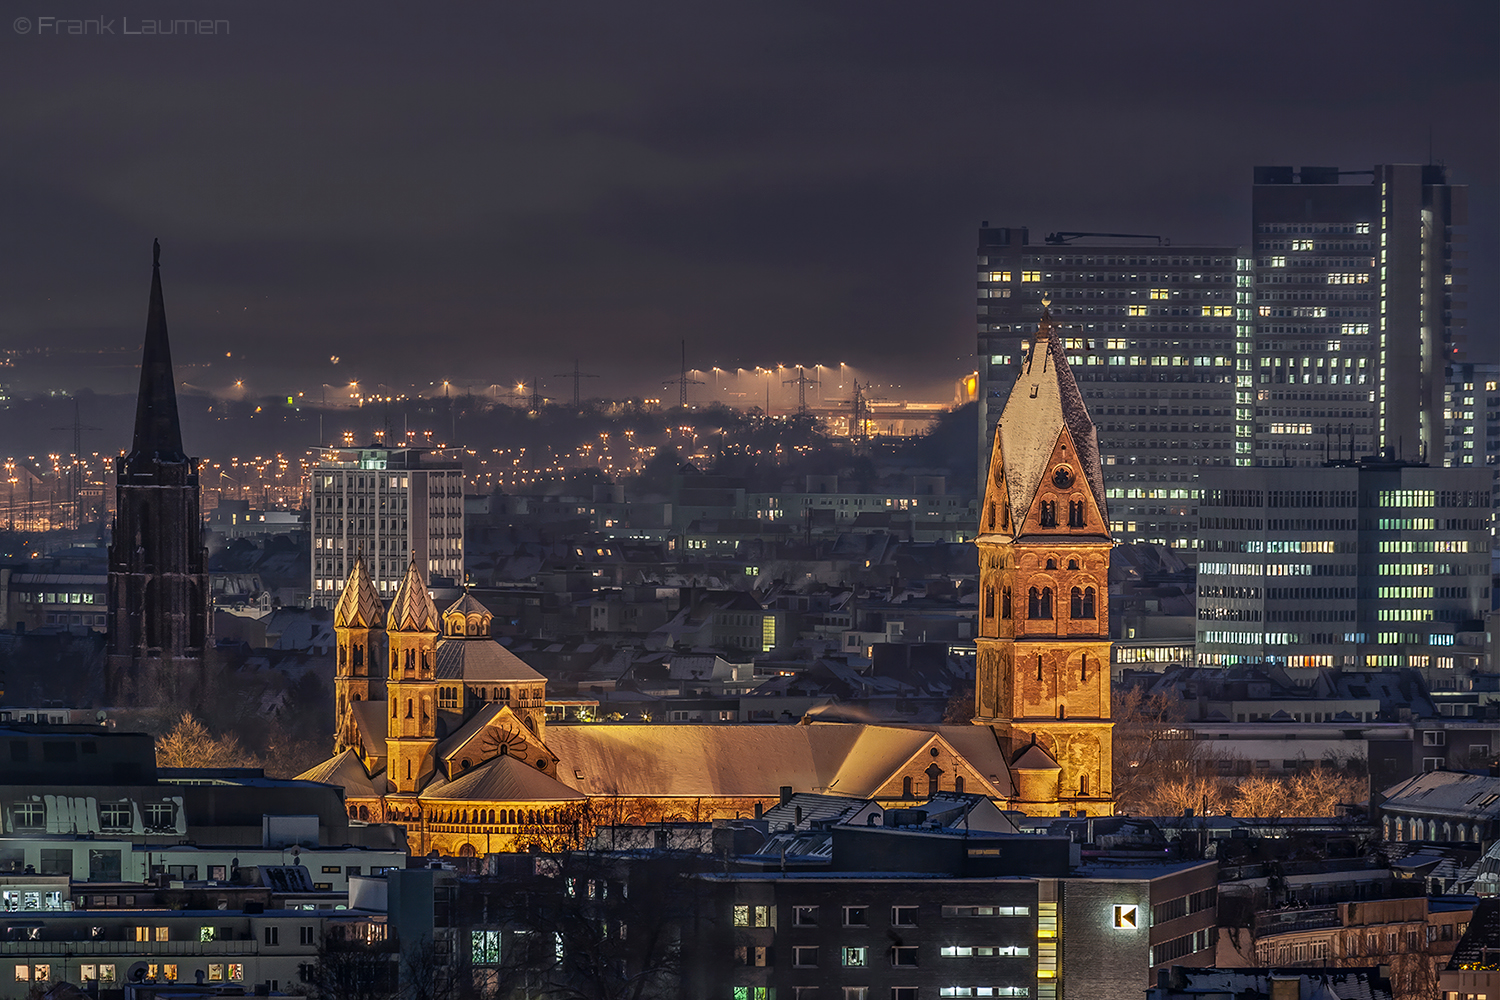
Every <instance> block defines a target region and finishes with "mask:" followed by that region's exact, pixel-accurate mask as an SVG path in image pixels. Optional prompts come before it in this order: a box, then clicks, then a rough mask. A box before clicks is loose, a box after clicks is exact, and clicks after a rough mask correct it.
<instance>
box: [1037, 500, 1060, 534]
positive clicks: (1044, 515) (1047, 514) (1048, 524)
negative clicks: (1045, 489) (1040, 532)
mask: <svg viewBox="0 0 1500 1000" xmlns="http://www.w3.org/2000/svg"><path fill="white" fill-rule="evenodd" d="M1040 514H1041V517H1040V520H1041V524H1042V527H1044V528H1055V527H1057V501H1056V500H1043V501H1042V503H1041V511H1040Z"/></svg>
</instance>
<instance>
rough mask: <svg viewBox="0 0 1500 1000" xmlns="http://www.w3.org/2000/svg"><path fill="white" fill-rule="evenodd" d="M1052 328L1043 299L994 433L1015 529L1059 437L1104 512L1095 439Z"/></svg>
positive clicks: (1060, 342) (1047, 302)
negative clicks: (1067, 443)
mask: <svg viewBox="0 0 1500 1000" xmlns="http://www.w3.org/2000/svg"><path fill="white" fill-rule="evenodd" d="M1055 326H1056V324H1055V322H1054V321H1053V319H1052V310H1051V301H1050V300H1048V299H1043V300H1042V319H1041V322H1040V323H1039V324H1037V332H1036V342H1035V343H1033V344H1032V346H1031V353H1030V354H1028V355H1027V356H1026V357H1025V359H1024V360H1023V361H1022V363H1021V373H1020V377H1019V378H1017V379H1016V384H1015V387H1014V388H1013V389H1012V390H1011V393H1010V399H1009V400H1007V401H1006V403H1005V410H1004V411H1003V412H1002V413H1001V414H1000V423H999V426H997V427H996V429H995V437H996V441H995V447H996V450H997V451H999V452H1000V453H1001V455H1002V456H1003V463H1004V464H1003V468H1004V470H1005V484H1006V488H1007V490H1008V493H1009V496H1008V499H1009V501H1010V506H1011V511H1012V513H1013V516H1014V518H1015V521H1016V522H1017V523H1020V522H1021V521H1023V520H1024V519H1025V517H1026V513H1027V511H1029V510H1030V509H1031V503H1032V501H1033V500H1034V499H1035V498H1036V494H1037V489H1038V487H1039V486H1040V485H1041V483H1042V480H1043V478H1044V477H1045V476H1046V475H1047V474H1048V473H1049V471H1050V470H1049V468H1048V462H1049V460H1050V459H1051V457H1052V455H1053V452H1054V450H1055V449H1056V448H1057V447H1058V440H1059V435H1060V434H1061V433H1062V432H1063V431H1066V432H1067V434H1068V437H1069V438H1070V439H1071V440H1072V444H1073V448H1074V450H1075V453H1076V457H1077V462H1078V465H1079V466H1080V468H1079V469H1078V470H1077V471H1079V472H1082V473H1083V478H1084V480H1085V482H1087V484H1088V486H1089V489H1090V491H1091V492H1092V493H1093V495H1094V503H1095V504H1096V505H1097V506H1098V508H1099V510H1100V511H1101V512H1103V511H1104V510H1105V490H1104V470H1103V467H1102V464H1101V463H1100V460H1099V435H1098V432H1097V430H1096V429H1095V427H1094V422H1093V420H1092V419H1091V418H1090V417H1089V412H1088V406H1087V405H1086V404H1085V402H1084V399H1083V393H1081V392H1080V391H1079V389H1078V382H1077V380H1076V379H1074V377H1073V368H1072V366H1071V365H1069V364H1068V356H1067V353H1066V351H1065V345H1064V341H1063V338H1062V337H1060V336H1056V335H1055V334H1056V333H1057V330H1056V329H1055ZM992 462H993V460H992Z"/></svg>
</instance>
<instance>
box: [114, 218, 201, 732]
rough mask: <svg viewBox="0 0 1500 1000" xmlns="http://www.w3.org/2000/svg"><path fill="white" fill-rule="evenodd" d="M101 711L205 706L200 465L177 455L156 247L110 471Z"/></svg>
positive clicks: (180, 451) (179, 437)
mask: <svg viewBox="0 0 1500 1000" xmlns="http://www.w3.org/2000/svg"><path fill="white" fill-rule="evenodd" d="M115 477H116V486H115V521H114V526H113V529H112V531H111V533H110V542H109V596H108V601H109V638H108V644H107V647H106V650H105V653H106V658H105V695H104V696H105V701H106V703H108V704H110V705H126V706H150V705H172V706H174V707H181V708H196V707H197V706H198V704H199V702H200V701H201V699H202V697H203V689H204V676H203V648H204V644H205V642H206V641H207V634H208V572H207V568H206V558H207V556H206V553H205V551H204V548H203V526H202V520H201V518H200V516H199V492H198V462H197V460H196V459H192V458H189V457H188V456H187V453H186V452H185V451H183V449H182V427H181V425H180V424H179V422H178V419H177V388H176V385H175V383H174V381H173V376H172V352H171V349H170V347H169V345H168V343H167V309H166V305H165V304H164V303H163V301H162V293H161V246H160V245H159V244H157V245H154V246H153V257H152V265H151V301H150V305H149V307H148V309H147V316H146V343H145V349H144V351H143V353H142V356H141V386H140V393H139V395H138V396H137V398H136V409H135V437H134V440H133V441H132V443H131V448H130V453H129V454H128V455H126V456H125V457H124V458H120V459H117V460H116V462H115Z"/></svg>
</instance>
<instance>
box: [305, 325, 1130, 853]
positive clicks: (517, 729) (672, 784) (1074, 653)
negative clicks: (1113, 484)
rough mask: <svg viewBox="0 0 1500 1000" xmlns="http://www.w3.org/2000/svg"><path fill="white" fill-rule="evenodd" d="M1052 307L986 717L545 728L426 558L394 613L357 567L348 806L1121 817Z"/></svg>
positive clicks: (457, 818) (1035, 378) (591, 813)
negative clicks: (986, 809)
mask: <svg viewBox="0 0 1500 1000" xmlns="http://www.w3.org/2000/svg"><path fill="white" fill-rule="evenodd" d="M1051 333H1052V328H1051V318H1050V316H1047V315H1044V316H1043V321H1042V326H1041V332H1040V333H1039V334H1038V337H1037V342H1036V345H1035V347H1034V348H1033V349H1032V352H1031V357H1030V358H1029V359H1028V360H1027V362H1026V364H1025V366H1024V367H1023V369H1022V374H1021V381H1020V383H1018V385H1017V387H1016V390H1015V391H1014V392H1012V393H1011V399H1010V403H1009V404H1008V405H1007V406H1006V408H1005V412H1004V414H1003V415H1002V417H1001V420H1000V426H999V428H998V429H997V431H996V436H995V443H994V453H993V459H992V461H991V467H990V479H989V483H988V487H987V490H986V496H985V501H984V507H983V510H982V511H981V524H980V534H979V536H978V539H977V543H978V547H979V561H980V602H981V604H980V608H979V616H980V630H979V638H978V640H977V642H978V677H977V683H976V689H975V718H974V723H975V724H974V725H915V724H887V725H880V724H866V723H844V722H804V723H803V724H801V725H791V726H788V725H764V724H727V725H695V724H655V725H651V724H646V725H621V724H608V723H564V724H553V725H551V726H549V725H548V723H547V718H546V698H547V681H546V678H544V677H543V676H542V675H541V674H539V673H537V672H536V671H535V670H533V669H532V668H531V667H529V666H528V665H527V664H526V663H524V662H523V661H522V660H521V659H520V658H519V657H517V656H515V655H514V654H512V653H511V652H510V651H508V650H506V649H505V648H504V647H503V646H501V645H500V644H499V643H498V642H496V641H495V640H494V639H492V638H491V637H490V613H489V611H488V610H487V609H485V607H484V606H483V605H481V604H480V603H479V602H478V601H476V600H474V599H473V598H472V597H470V596H468V595H467V594H465V595H464V596H463V597H462V598H460V599H459V600H458V601H457V602H456V603H454V604H453V605H452V606H451V607H449V608H447V609H446V610H444V611H442V612H441V613H439V611H438V609H437V607H436V606H435V605H434V604H433V601H432V598H431V597H430V596H429V594H428V591H427V587H426V585H425V583H424V578H423V574H422V573H421V572H420V571H419V569H418V567H417V563H416V561H415V560H413V561H412V564H411V565H410V567H409V568H408V570H407V573H406V576H405V578H404V579H403V580H402V582H401V585H400V587H399V588H398V590H397V592H396V594H395V596H394V597H393V598H392V599H391V602H390V606H389V607H388V608H387V607H386V606H385V605H384V604H383V603H382V601H381V599H380V596H379V594H378V593H377V591H376V589H375V587H374V585H373V584H372V583H371V581H370V576H369V574H368V572H366V570H365V566H364V563H363V561H356V563H355V565H354V568H353V570H352V571H351V572H350V574H349V578H348V580H347V581H346V583H345V585H344V589H343V592H342V593H341V595H340V597H339V600H338V604H337V606H336V607H335V609H334V628H335V631H336V633H337V636H338V652H337V656H338V660H337V666H336V680H335V698H336V720H337V722H336V727H337V730H336V736H335V739H334V756H333V757H332V758H330V759H329V760H327V761H325V762H324V763H322V764H320V765H318V766H317V767H314V768H312V769H311V770H309V771H307V772H306V773H304V774H302V775H300V777H301V778H302V779H304V780H310V781H321V782H327V783H329V784H335V785H339V786H342V787H343V788H344V791H345V801H346V805H347V807H348V809H349V815H350V817H351V818H352V819H356V820H366V821H370V822H397V823H401V824H403V825H404V826H405V827H406V829H407V835H408V843H409V845H410V847H411V850H412V852H413V853H415V854H429V853H432V852H437V853H439V854H449V855H475V854H484V853H487V852H490V851H508V850H516V849H518V848H523V847H524V846H525V845H526V844H528V843H536V842H542V843H547V839H546V838H549V837H567V836H568V835H570V834H571V835H573V836H577V834H578V832H579V831H580V829H586V828H587V827H588V826H590V825H592V824H594V823H626V824H641V823H651V822H656V821H661V820H691V821H700V822H701V821H706V820H710V819H718V818H729V819H732V818H736V817H743V816H758V815H759V814H760V812H761V810H763V809H765V808H768V807H770V806H771V805H774V804H775V803H776V802H777V801H779V798H780V795H781V793H782V791H783V790H784V789H788V788H789V789H791V790H792V791H797V792H804V791H806V792H819V793H825V794H832V795H848V796H851V797H857V798H866V799H875V800H877V801H879V802H881V803H882V804H885V805H902V804H908V805H909V804H914V803H917V802H922V801H926V799H927V798H929V797H931V796H933V795H935V794H937V793H939V792H966V793H971V794H979V795H985V796H987V797H989V798H991V799H992V800H994V801H995V802H996V803H997V804H999V805H1001V806H1002V807H1004V808H1009V809H1014V810H1018V811H1022V812H1025V813H1027V814H1030V815H1034V816H1057V815H1090V816H1095V815H1109V814H1111V813H1112V812H1113V810H1114V803H1113V797H1112V793H1111V775H1110V730H1111V722H1110V711H1109V691H1110V688H1109V661H1110V656H1109V649H1110V646H1109V638H1108V637H1109V621H1108V598H1107V595H1108V589H1107V588H1108V584H1107V579H1108V568H1109V549H1110V537H1109V530H1108V522H1107V520H1106V518H1105V507H1104V488H1103V476H1102V473H1101V470H1100V466H1099V455H1098V444H1097V439H1096V436H1095V433H1094V427H1093V424H1092V423H1091V422H1090V420H1089V417H1088V413H1087V411H1086V409H1085V407H1084V404H1083V399H1082V397H1081V396H1080V394H1079V392H1078V387H1077V385H1076V384H1075V382H1074V380H1073V375H1072V372H1071V371H1070V370H1069V368H1068V365H1067V361H1066V359H1065V358H1064V356H1063V352H1062V345H1061V344H1060V343H1059V342H1058V341H1057V340H1055V339H1054V338H1053V337H1052V336H1051Z"/></svg>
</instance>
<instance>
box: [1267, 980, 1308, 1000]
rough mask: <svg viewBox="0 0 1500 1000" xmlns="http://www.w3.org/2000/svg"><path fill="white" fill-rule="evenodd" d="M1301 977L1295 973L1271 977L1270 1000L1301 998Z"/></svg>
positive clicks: (1295, 999) (1297, 999) (1294, 999)
mask: <svg viewBox="0 0 1500 1000" xmlns="http://www.w3.org/2000/svg"><path fill="white" fill-rule="evenodd" d="M1301 997H1302V977H1301V976H1296V975H1287V976H1272V977H1271V1000H1301Z"/></svg>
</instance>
